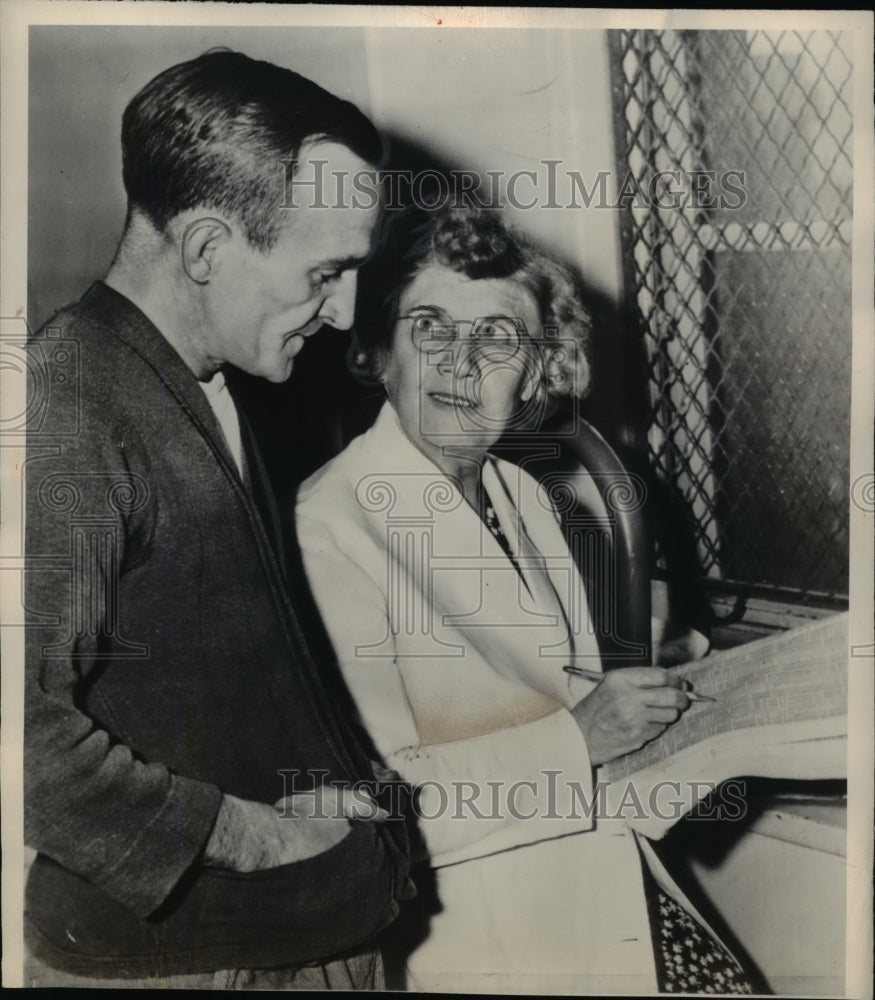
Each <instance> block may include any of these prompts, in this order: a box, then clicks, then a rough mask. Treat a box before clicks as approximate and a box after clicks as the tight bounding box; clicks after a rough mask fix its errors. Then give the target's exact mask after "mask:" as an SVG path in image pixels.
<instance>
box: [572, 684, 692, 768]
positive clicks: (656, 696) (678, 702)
mask: <svg viewBox="0 0 875 1000" xmlns="http://www.w3.org/2000/svg"><path fill="white" fill-rule="evenodd" d="M680 683H681V681H680V679H679V678H677V677H674V676H672V675H671V674H669V673H668V672H667V671H666V670H661V669H660V668H659V667H625V668H623V669H621V670H611V671H609V672H608V673H606V674H605V679H604V680H603V681H601V683H600V684H599V685H598V687H597V688H596V689H595V690H594V691H592V692H591V693H590V694H588V695H587V696H586V697H585V698H582V699H581V700H580V701H579V702H578V703H577V704H576V705H575V706H574V708H572V710H571V714H572V715H573V716H574V720H575V721H576V722H577V724H578V726H579V727H580V731H581V732H582V733H583V737H584V739H585V740H586V745H587V749H588V750H589V757H590V760H591V761H592V763H593V764H594V765H598V764H605V763H607V761H609V760H613V759H614V758H615V757H622V756H623V754H626V753H631V752H632V751H633V750H637V749H638V748H639V747H640V746H643V745H644V744H645V743H647V742H649V741H650V740H652V739H654V738H655V737H656V736H658V735H659V734H660V733H661V732H662V731H663V729H665V728H666V726H669V725H671V723H672V722H675V721H677V719H678V716H679V715H680V713H681V712H683V711H684V710H685V709H687V708H688V707H689V704H690V701H689V698H687V696H686V695H685V694H684V693H683V691H680V690H679V689H678V685H679V684H680Z"/></svg>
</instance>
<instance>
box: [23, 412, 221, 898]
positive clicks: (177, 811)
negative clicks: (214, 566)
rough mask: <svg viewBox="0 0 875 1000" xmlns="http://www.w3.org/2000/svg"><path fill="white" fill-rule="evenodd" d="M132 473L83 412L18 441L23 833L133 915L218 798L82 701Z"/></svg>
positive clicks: (132, 488) (104, 649) (103, 646)
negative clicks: (54, 429) (57, 431)
mask: <svg viewBox="0 0 875 1000" xmlns="http://www.w3.org/2000/svg"><path fill="white" fill-rule="evenodd" d="M129 441H130V439H129ZM145 482H146V481H145V480H144V479H143V478H142V477H137V475H135V474H134V473H133V472H132V471H131V469H130V468H129V467H128V464H127V462H126V461H125V459H124V456H123V454H122V452H121V451H120V449H119V447H118V446H117V445H116V444H113V443H112V442H111V434H110V433H109V432H108V431H107V430H106V422H105V421H98V420H97V419H96V418H92V419H91V420H89V415H88V414H87V413H85V414H83V427H82V430H81V431H80V433H79V434H78V435H75V436H72V437H71V438H68V439H66V440H63V441H62V442H61V443H60V444H59V445H57V446H55V445H54V442H53V443H52V446H50V447H48V448H44V447H42V446H41V442H40V441H39V440H32V441H30V442H29V453H28V463H27V509H26V518H27V520H26V555H27V564H26V573H25V604H26V613H27V619H26V622H27V632H26V652H25V721H24V773H25V788H24V792H25V799H24V826H25V842H26V843H27V844H28V845H29V846H31V847H33V848H35V849H36V850H38V851H40V852H42V853H43V854H45V855H47V856H49V857H51V858H52V859H54V860H55V861H56V862H58V863H59V864H60V865H62V866H63V867H65V868H67V869H68V870H70V871H72V872H75V873H76V874H78V875H81V876H83V877H84V878H86V879H88V880H89V881H90V882H92V883H94V884H95V885H97V886H99V887H100V888H101V889H103V890H104V891H105V892H107V893H108V894H109V895H111V896H112V897H114V898H115V899H117V900H118V901H120V902H121V903H123V904H125V905H126V906H128V907H129V908H130V909H131V910H133V911H134V912H135V913H137V914H138V915H139V916H146V915H148V914H150V913H151V912H153V911H154V910H155V909H156V908H157V907H158V906H159V905H160V904H161V903H162V902H163V901H164V900H165V899H166V898H167V896H168V895H169V893H170V892H171V890H172V889H173V887H174V886H175V885H176V884H177V882H178V881H179V879H180V877H181V876H182V874H183V873H184V872H185V871H186V870H187V869H188V868H189V867H190V866H191V864H192V863H193V862H194V861H195V859H196V858H197V857H198V856H199V854H200V853H201V851H202V849H203V847H204V845H205V843H206V841H207V839H208V837H209V834H210V831H211V829H212V826H213V823H214V821H215V817H216V814H217V812H218V808H219V804H220V801H221V792H220V790H219V789H218V788H217V787H215V786H214V785H210V784H206V783H204V782H201V781H197V780H192V779H188V778H186V777H185V776H183V775H178V774H175V773H173V772H172V770H170V769H169V768H168V767H167V766H165V764H164V763H156V762H149V761H145V760H142V759H140V758H138V756H137V755H136V754H135V753H134V751H133V750H132V749H131V748H130V747H129V746H126V745H124V742H123V741H120V740H118V739H115V738H113V737H112V736H111V735H110V733H109V732H107V731H106V730H105V729H103V728H101V727H100V726H99V725H98V724H96V722H95V721H94V719H92V718H91V717H90V716H89V715H87V714H86V713H85V712H84V711H83V710H82V707H81V706H82V701H83V697H82V696H83V693H84V691H85V689H86V687H87V686H88V685H89V684H90V683H91V682H92V681H93V679H94V676H95V674H96V673H98V672H99V670H100V667H101V658H102V657H103V658H105V657H107V655H109V656H111V655H112V643H113V641H114V640H115V639H116V638H117V637H116V636H114V635H113V620H114V619H113V615H114V602H115V601H116V600H117V594H118V586H119V582H120V579H121V577H122V575H123V574H124V573H125V572H126V571H127V566H128V564H129V563H130V561H131V559H132V552H131V538H130V518H129V517H128V516H127V515H126V513H125V510H126V508H127V507H130V506H131V498H132V497H136V496H137V495H138V491H140V490H142V489H143V485H144V483H145ZM109 491H114V492H112V493H110V492H109ZM108 497H109V498H110V500H111V502H110V503H109V506H108V505H107V498H108ZM130 669H132V670H135V669H143V664H142V663H136V662H132V663H131V666H130ZM106 717H107V718H109V717H111V710H110V709H109V707H108V706H107V713H106ZM107 725H108V723H107Z"/></svg>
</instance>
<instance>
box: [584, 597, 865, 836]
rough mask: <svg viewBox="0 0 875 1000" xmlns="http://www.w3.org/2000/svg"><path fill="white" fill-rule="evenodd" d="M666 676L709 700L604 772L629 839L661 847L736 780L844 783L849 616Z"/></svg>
mask: <svg viewBox="0 0 875 1000" xmlns="http://www.w3.org/2000/svg"><path fill="white" fill-rule="evenodd" d="M671 671H672V673H677V674H680V675H681V676H683V677H684V678H686V680H688V681H689V682H690V684H691V685H692V689H693V690H694V691H696V692H697V693H699V694H703V695H708V696H709V697H711V698H714V699H715V700H714V701H713V702H707V701H702V702H693V703H692V704H691V705H690V707H689V709H688V710H687V711H686V712H685V713H684V714H683V715H682V716H681V718H680V719H679V720H678V722H676V723H675V724H674V725H672V726H669V727H668V729H666V730H665V731H664V732H663V733H662V734H661V735H660V736H658V737H657V738H656V739H655V740H653V741H651V742H650V743H648V744H646V745H645V746H644V747H642V748H641V749H640V750H637V751H635V752H634V753H631V754H627V755H626V756H625V757H620V758H618V759H617V760H614V761H611V762H610V763H608V764H605V765H604V766H603V767H602V768H601V769H600V773H599V777H600V779H601V780H602V781H608V782H610V783H611V784H610V785H609V786H608V789H607V802H608V805H609V808H610V809H611V810H612V814H617V813H620V814H622V815H624V816H625V817H626V820H627V822H628V823H629V825H630V826H632V827H633V828H634V829H636V830H639V831H640V832H641V833H643V834H645V835H646V836H648V837H650V838H651V839H659V838H660V837H662V836H664V835H665V833H666V832H667V831H668V829H669V828H670V827H671V826H672V825H673V824H674V823H675V822H677V820H679V819H680V818H681V816H683V815H684V814H685V813H687V812H689V811H690V810H691V809H692V808H693V807H694V806H695V805H696V804H697V802H699V801H700V800H701V799H703V798H705V797H706V796H707V795H708V793H709V792H710V791H711V790H712V789H713V788H715V787H716V786H718V785H719V784H720V783H721V782H723V781H726V780H727V779H729V778H733V777H739V776H750V777H754V776H755V777H768V778H796V779H817V778H843V777H846V776H847V711H848V615H847V614H846V613H845V614H838V615H833V616H831V617H829V618H824V619H820V620H819V621H815V622H811V623H810V624H806V625H803V626H800V627H799V628H796V629H792V630H790V631H789V632H785V633H782V634H781V635H776V636H770V637H769V638H767V639H761V640H758V641H756V642H751V643H748V644H747V645H744V646H737V647H735V648H734V649H730V650H727V651H725V652H721V653H715V654H713V655H711V656H709V657H706V658H705V659H704V660H698V661H696V662H695V663H686V664H683V665H682V666H679V667H672V668H671ZM675 786H678V788H677V790H675Z"/></svg>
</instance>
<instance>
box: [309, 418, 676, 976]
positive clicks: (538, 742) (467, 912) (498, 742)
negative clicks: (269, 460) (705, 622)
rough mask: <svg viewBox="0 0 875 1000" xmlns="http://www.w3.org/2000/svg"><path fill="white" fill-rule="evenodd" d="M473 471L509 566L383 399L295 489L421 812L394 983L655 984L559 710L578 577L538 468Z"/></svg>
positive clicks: (580, 601) (341, 619) (618, 826)
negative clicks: (414, 912)
mask: <svg viewBox="0 0 875 1000" xmlns="http://www.w3.org/2000/svg"><path fill="white" fill-rule="evenodd" d="M483 482H484V486H485V488H486V489H487V491H488V493H489V496H490V498H491V499H492V501H493V503H494V505H495V508H496V510H497V513H498V516H499V520H500V522H501V524H502V527H503V529H504V531H505V534H506V535H507V536H508V539H509V542H510V545H511V548H512V549H513V551H514V553H515V555H516V556H517V560H518V562H519V563H520V566H521V570H522V579H521V574H520V573H518V572H517V570H516V569H515V568H514V566H513V565H512V563H511V562H510V561H509V560H508V559H507V557H506V556H505V554H504V552H503V550H502V549H501V548H500V546H499V545H498V542H497V541H496V540H495V539H494V538H493V537H492V535H491V534H490V533H489V531H488V530H487V529H486V528H485V526H484V525H483V522H482V521H481V519H480V518H479V517H478V515H477V514H476V513H475V512H474V510H473V509H472V508H471V507H470V506H469V505H468V504H467V503H466V502H465V501H464V499H463V497H462V495H461V493H460V491H459V490H458V489H457V488H456V486H455V485H454V483H453V482H452V481H451V480H450V479H449V478H448V477H447V476H445V475H444V474H443V473H442V472H440V471H439V470H438V469H437V468H436V467H435V466H434V465H433V464H432V463H431V462H430V461H429V460H428V459H427V458H426V457H425V456H424V455H423V454H422V453H421V452H420V451H419V450H418V449H417V448H415V447H414V446H413V444H412V443H411V442H410V441H409V439H408V438H407V437H406V436H405V435H404V433H403V432H402V430H401V428H400V426H399V425H398V422H397V418H396V416H395V413H394V411H393V410H392V408H391V407H390V406H389V405H388V404H386V405H385V406H384V408H383V409H382V411H381V412H380V414H379V417H378V419H377V421H376V423H375V425H374V426H373V427H372V428H371V429H370V430H369V431H368V432H367V433H365V434H363V435H362V436H361V437H359V438H357V439H356V440H354V441H353V442H352V443H351V444H350V445H349V446H348V447H347V449H346V450H345V451H344V452H343V453H342V454H341V455H339V456H338V457H337V458H335V459H334V460H333V461H331V462H329V463H328V464H327V465H326V466H325V467H324V468H323V469H321V470H320V471H319V472H317V473H316V474H315V475H314V476H313V477H311V478H310V479H309V480H308V481H307V482H306V483H305V484H304V485H303V486H302V488H301V491H300V494H299V500H298V507H297V528H298V533H299V538H300V544H301V549H302V553H303V558H304V564H305V568H306V570H307V574H308V578H309V580H310V584H311V587H312V590H313V594H314V597H315V599H316V601H317V603H318V605H319V608H320V612H321V614H322V615H323V618H324V622H325V626H326V628H327V631H328V634H329V636H330V638H331V640H332V643H333V645H334V649H335V652H336V655H337V657H338V660H339V663H340V666H341V669H342V672H343V675H344V678H345V680H346V682H347V684H348V687H349V690H350V692H351V694H352V697H353V699H354V701H355V703H356V705H357V707H358V710H359V712H360V715H361V719H362V721H363V723H364V725H365V727H366V728H367V729H368V731H369V732H370V734H371V737H372V738H373V740H374V743H375V745H376V747H377V749H378V750H379V752H380V753H381V754H382V755H383V757H384V759H385V762H386V764H387V765H388V766H389V767H391V768H393V769H395V770H397V771H398V772H399V773H400V774H401V776H402V777H403V778H405V779H406V780H408V781H409V782H411V783H412V784H413V785H415V786H418V787H420V788H421V797H420V802H419V814H420V815H421V816H423V817H429V818H427V819H423V820H422V821H421V822H420V828H421V830H422V833H423V835H424V838H425V841H426V844H427V847H428V849H429V854H430V858H431V863H432V865H433V867H434V868H435V869H436V870H437V871H436V878H437V888H438V893H439V896H440V902H441V905H442V910H441V912H440V913H439V914H437V915H436V916H433V917H432V919H431V922H430V928H429V934H428V937H427V938H426V940H425V941H424V942H423V944H422V945H421V946H420V947H419V948H418V949H417V950H416V952H415V953H414V954H413V955H412V956H411V958H410V962H409V970H410V973H411V984H410V985H411V986H412V987H414V988H417V989H421V990H427V991H438V990H444V991H456V990H465V991H472V992H487V991H488V992H511V991H514V992H528V993H542V992H556V993H630V992H633V993H634V992H642V993H651V992H654V991H655V989H656V980H655V973H654V962H653V952H652V945H651V941H650V932H649V924H648V918H647V911H646V902H645V899H644V894H643V889H642V876H641V862H640V858H639V854H638V850H637V848H636V841H635V837H634V835H633V834H632V833H631V832H630V831H629V829H628V828H627V827H626V826H625V824H624V823H623V822H622V820H611V819H598V820H596V819H594V817H593V815H592V812H589V813H588V811H587V804H591V803H592V801H593V778H592V768H591V765H590V762H589V757H588V753H587V747H586V743H585V741H584V739H583V737H582V735H581V733H580V730H579V729H578V726H577V724H576V723H575V722H574V720H573V718H572V716H571V714H570V712H569V709H570V708H571V707H572V706H573V705H574V704H575V703H576V702H577V701H579V700H580V698H581V697H583V696H584V695H585V694H586V693H587V692H588V691H589V690H590V689H591V687H592V683H591V682H588V681H584V680H580V679H578V678H574V677H570V676H569V675H568V674H567V673H565V672H563V670H562V666H563V665H564V664H566V663H569V662H576V663H579V664H580V665H582V666H586V667H588V668H589V669H601V668H600V665H599V659H598V650H597V646H596V642H595V639H594V637H593V636H592V635H591V629H590V627H589V616H588V612H587V610H586V601H585V599H584V595H583V594H582V592H581V590H580V582H579V580H580V578H579V575H578V574H577V572H576V570H575V567H574V565H573V562H572V559H571V556H570V554H569V552H568V549H567V546H566V544H565V541H564V538H563V535H562V532H561V530H560V527H559V524H558V521H557V517H556V515H555V513H554V511H553V510H552V508H551V507H550V506H549V503H548V502H547V501H546V499H545V498H544V496H543V495H542V493H541V492H540V491H539V489H538V485H537V483H536V482H535V480H534V479H532V478H531V477H530V476H529V475H528V474H526V473H525V472H523V471H521V470H520V469H519V468H518V467H517V466H515V465H511V464H509V463H506V462H503V461H501V460H495V459H492V458H489V459H488V460H487V462H486V465H485V466H484V472H483ZM524 581H525V582H524ZM514 789H515V791H514ZM657 867H658V866H657ZM658 876H659V877H660V881H662V882H664V883H665V884H666V886H667V887H668V888H669V889H670V890H671V891H672V894H673V895H676V896H677V895H678V892H677V890H676V887H674V886H673V885H672V884H671V883H669V882H668V880H667V877H666V876H665V875H664V872H663V873H658ZM681 898H682V897H681ZM685 905H687V908H688V909H691V907H689V904H687V903H685Z"/></svg>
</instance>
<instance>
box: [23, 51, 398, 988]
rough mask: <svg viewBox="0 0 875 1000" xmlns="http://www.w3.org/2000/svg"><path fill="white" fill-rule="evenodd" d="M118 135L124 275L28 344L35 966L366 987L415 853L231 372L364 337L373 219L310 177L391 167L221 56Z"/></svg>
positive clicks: (282, 81) (158, 89)
mask: <svg viewBox="0 0 875 1000" xmlns="http://www.w3.org/2000/svg"><path fill="white" fill-rule="evenodd" d="M122 148H123V164H124V182H125V188H126V191H127V195H128V214H127V221H126V226H125V231H124V235H123V237H122V240H121V244H120V246H119V249H118V252H117V255H116V258H115V260H114V262H113V264H112V266H111V268H110V271H109V273H108V275H107V277H106V279H105V281H104V282H98V283H96V284H95V285H94V286H92V288H91V289H90V290H89V291H88V292H87V293H86V295H85V296H84V297H83V298H82V300H81V301H80V302H79V303H77V304H76V305H74V306H71V307H69V308H68V309H66V310H63V311H62V312H61V313H59V314H58V315H57V316H56V317H55V318H54V319H53V320H52V321H50V323H49V324H48V325H47V327H46V328H45V329H44V330H43V331H42V333H41V335H38V336H37V337H36V338H34V341H33V343H32V345H31V348H32V352H33V363H34V368H33V369H32V371H33V373H37V372H40V373H41V375H42V374H44V375H45V378H46V379H47V380H48V381H47V382H44V383H43V382H40V381H39V379H32V380H31V381H32V382H35V383H36V382H39V384H46V385H49V386H50V387H51V395H50V396H49V401H48V402H49V408H48V411H47V413H43V414H42V416H41V417H40V418H39V420H38V421H37V420H35V421H32V423H31V427H30V430H31V431H32V432H33V433H32V434H31V437H30V438H29V453H28V466H27V468H28V473H27V493H28V505H27V542H26V544H27V554H28V572H27V583H26V591H27V609H28V613H29V615H30V616H31V617H30V621H29V626H30V627H29V629H28V633H27V637H28V640H27V686H26V717H25V781H26V786H25V840H26V843H28V844H29V845H30V846H32V847H34V848H36V849H37V850H38V851H39V852H40V853H39V854H38V856H37V859H36V861H35V862H34V865H33V867H32V869H31V872H30V875H29V879H28V885H27V898H26V921H25V924H26V938H27V944H28V947H29V950H30V952H31V954H32V961H31V966H30V982H31V983H32V984H33V985H88V984H89V983H90V982H91V981H92V980H94V981H95V982H97V981H98V980H99V984H102V985H109V984H111V983H113V982H114V981H121V982H124V983H127V984H128V985H170V986H250V987H252V986H255V987H259V986H261V987H268V986H280V987H283V986H292V987H294V988H306V987H314V986H315V987H333V986H337V987H372V988H373V987H376V986H379V985H380V984H381V979H380V975H381V971H380V968H379V962H378V960H377V959H376V957H375V956H376V951H375V948H374V946H373V943H372V942H373V937H374V935H375V934H376V933H377V932H379V931H380V930H381V929H382V928H383V927H384V926H386V925H387V924H388V923H389V922H390V921H391V920H392V919H393V917H394V915H395V914H396V912H397V908H398V906H397V900H398V899H399V898H402V897H403V896H404V895H405V894H406V892H407V886H408V884H409V883H408V880H407V872H408V847H407V841H406V838H405V835H404V833H403V829H402V824H400V823H397V822H394V821H388V822H386V821H385V819H386V815H387V814H386V812H385V811H384V810H381V809H378V808H377V807H376V806H375V805H374V803H373V801H372V800H370V799H369V798H367V796H365V795H363V794H362V793H361V791H360V790H359V788H358V786H359V783H361V782H367V781H373V777H374V776H373V772H372V770H371V765H370V763H369V762H368V759H367V756H366V755H365V754H364V752H363V751H362V749H361V748H360V746H359V745H358V743H357V742H356V741H355V739H354V738H353V736H352V733H351V731H350V729H348V727H347V724H346V722H345V720H344V718H342V717H341V715H340V712H339V710H338V709H337V707H336V706H335V704H334V702H333V701H332V699H331V698H329V696H328V694H327V689H326V687H324V686H323V680H322V677H321V676H320V668H319V667H317V665H316V664H315V663H314V662H313V659H312V657H311V655H310V653H309V651H308V648H307V645H306V644H305V641H304V639H303V636H302V631H301V627H300V625H299V622H298V619H297V617H296V613H295V609H294V608H293V607H292V605H291V603H290V601H289V598H288V593H287V590H286V589H285V586H284V580H283V566H282V558H281V555H280V553H281V550H282V541H281V530H280V523H279V519H278V518H277V517H276V516H275V509H272V505H271V497H270V487H269V484H268V482H267V480H266V478H265V476H264V474H263V471H262V467H261V466H260V463H259V460H258V454H257V450H256V449H255V447H254V442H253V441H252V440H251V436H250V434H249V432H248V428H247V424H246V422H245V419H244V418H243V417H242V415H240V414H238V413H237V411H236V409H235V406H234V403H233V401H232V400H231V397H230V394H229V393H228V392H227V390H226V389H225V384H224V373H223V367H224V366H226V365H231V366H235V367H236V368H238V369H242V370H243V371H245V372H249V373H251V374H253V375H258V376H262V377H264V378H266V379H269V380H270V381H274V382H280V381H283V380H284V379H286V378H287V377H288V376H289V374H290V372H291V369H292V365H293V359H294V357H295V355H296V354H297V353H298V351H300V350H301V348H302V346H303V344H304V341H305V339H306V338H307V337H309V336H312V335H313V334H314V333H315V332H316V331H317V330H318V329H319V328H320V327H321V326H323V325H327V326H330V327H333V328H335V329H338V330H346V329H348V328H349V327H350V325H351V323H352V319H353V307H354V300H355V291H356V269H357V268H358V267H359V265H360V264H361V263H362V262H363V260H364V258H365V257H366V256H367V255H368V253H369V250H370V245H371V239H372V233H373V229H374V226H375V223H376V221H377V215H378V212H379V207H378V206H377V205H366V206H365V207H357V206H356V207H354V206H352V205H351V206H349V207H343V206H332V207H331V208H330V209H329V208H326V207H323V203H322V202H320V201H319V200H318V198H319V194H318V191H317V189H316V187H315V186H314V182H315V180H316V178H317V174H318V173H319V172H320V171H322V170H325V171H332V170H333V171H349V172H351V173H353V172H356V171H364V170H373V168H374V165H375V164H377V163H378V162H379V158H380V156H381V143H380V140H379V136H378V134H377V133H376V131H375V130H374V128H373V126H372V125H371V123H370V122H369V121H368V120H367V119H366V118H365V117H364V116H363V115H362V114H361V112H359V111H358V109H357V108H355V107H354V106H353V105H351V104H349V103H348V102H344V101H340V100H339V99H337V98H335V97H333V96H332V95H330V94H328V93H326V92H325V91H324V90H322V89H321V88H319V87H317V86H316V85H315V84H313V83H312V82H310V81H308V80H306V79H304V78H302V77H300V76H299V75H297V74H295V73H292V72H290V71H288V70H284V69H280V68H278V67H276V66H273V65H271V64H269V63H264V62H256V61H254V60H251V59H249V58H248V57H246V56H244V55H241V54H239V53H234V52H229V51H215V52H210V53H207V54H206V55H203V56H201V57H200V58H197V59H194V60H192V61H191V62H187V63H183V64H180V65H178V66H174V67H171V68H170V69H168V70H167V71H165V72H164V73H162V74H160V75H159V76H158V77H156V78H155V79H154V80H153V81H151V83H149V84H148V85H147V86H146V87H145V88H144V89H143V90H142V91H141V92H140V93H139V94H137V96H136V97H135V98H134V99H133V101H132V102H131V103H130V105H129V106H128V108H127V109H126V111H125V114H124V119H123V124H122ZM290 179H291V182H292V183H294V184H296V185H297V186H296V189H295V191H294V198H293V199H292V198H290V197H289V191H288V190H287V188H288V184H289V181H290ZM71 359H75V360H76V361H77V365H78V371H77V373H75V374H76V384H75V387H74V388H75V391H73V390H71V389H70V387H69V384H68V383H69V372H70V364H71ZM65 379H66V382H65ZM53 431H56V432H57V433H54V432H53ZM308 782H309V784H308ZM353 787H355V788H356V794H355V795H354V796H353V795H351V794H350V791H349V790H350V789H351V788H353ZM344 789H346V792H344ZM275 806H276V807H275Z"/></svg>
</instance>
